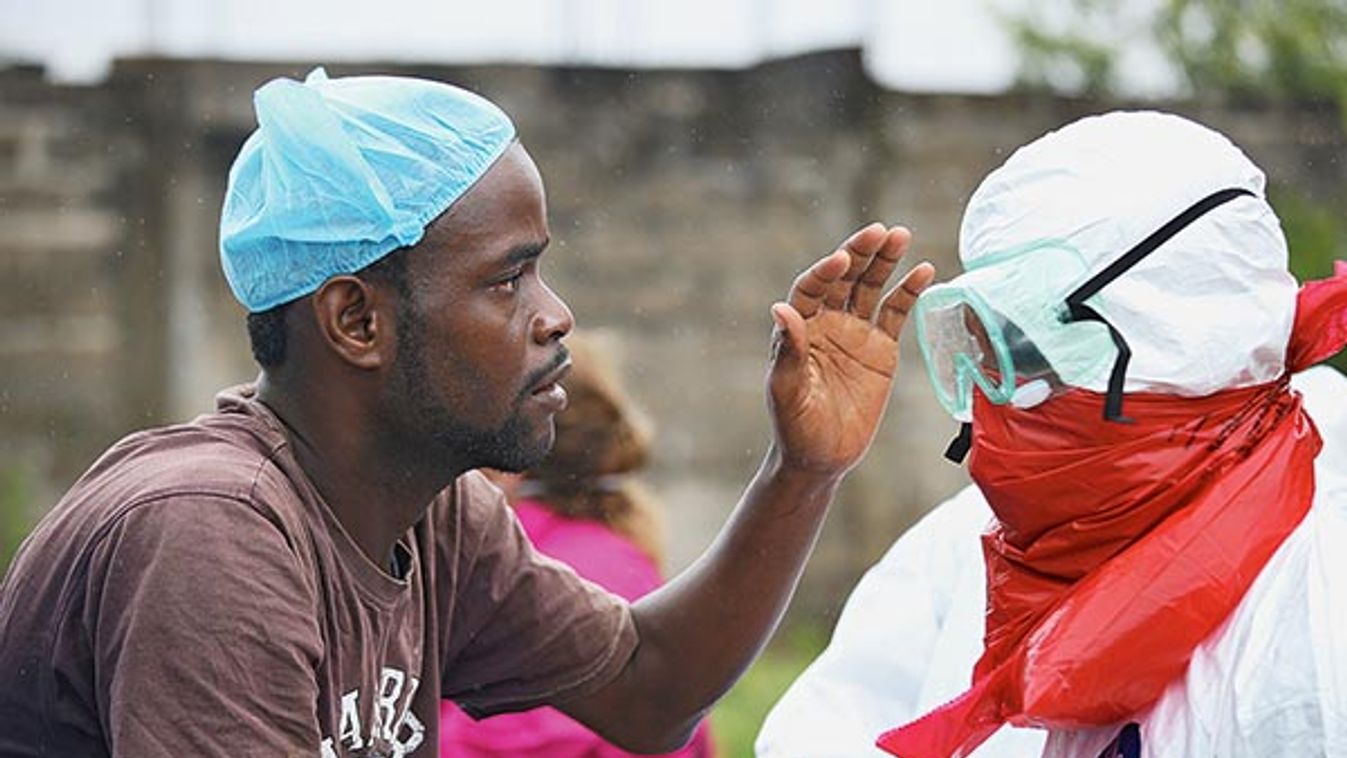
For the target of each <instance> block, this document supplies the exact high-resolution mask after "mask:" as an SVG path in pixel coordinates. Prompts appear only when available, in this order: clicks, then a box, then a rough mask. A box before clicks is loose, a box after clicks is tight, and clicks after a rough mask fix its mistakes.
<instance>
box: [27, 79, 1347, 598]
mask: <svg viewBox="0 0 1347 758" xmlns="http://www.w3.org/2000/svg"><path fill="white" fill-rule="evenodd" d="M307 68H308V66H305V65H294V66H280V65H253V64H236V63H229V64H226V63H218V62H164V61H128V62H123V63H122V64H120V65H119V66H118V67H117V68H116V70H115V72H114V75H113V77H112V78H111V79H110V81H109V82H107V83H106V84H104V85H101V86H98V87H92V88H67V87H55V86H52V85H49V84H47V83H45V82H43V81H42V79H41V77H40V75H39V74H38V73H37V72H32V71H23V70H15V71H9V72H5V73H0V273H3V276H0V290H3V292H4V297H3V299H0V312H3V314H4V317H5V325H6V326H5V329H4V330H2V331H0V455H3V460H4V461H5V462H6V465H7V466H10V467H11V468H14V469H17V470H22V471H24V472H26V474H27V476H29V477H31V479H32V480H33V481H34V482H35V483H36V484H37V485H39V486H38V494H37V495H36V496H35V497H34V501H33V502H32V503H31V507H32V508H33V509H34V510H35V511H40V510H41V509H42V508H43V507H45V506H46V505H49V504H50V502H52V499H53V498H54V497H55V496H57V495H59V492H60V491H61V490H62V489H63V488H64V487H65V486H67V485H68V484H69V482H70V481H72V480H73V478H74V477H75V476H77V475H78V473H79V472H80V471H81V470H82V469H83V468H85V467H86V466H87V465H88V464H89V463H90V462H91V461H92V459H93V458H94V457H95V456H96V455H97V453H98V452H99V451H100V450H101V448H102V447H104V446H105V445H106V444H107V443H108V442H110V441H112V440H113V439H115V438H116V437H118V436H120V435H121V434H123V433H125V432H126V431H128V430H130V429H132V428H136V427H141V426H146V425H151V424H155V423H159V422H161V421H164V420H169V419H179V418H186V417H190V416H191V415H193V414H195V413H198V412H201V411H203V410H205V409H207V408H209V407H210V403H211V396H212V394H213V392H214V390H215V389H217V388H219V387H220V386H223V385H226V384H229V383H233V382H237V381H243V380H247V379H249V378H251V377H252V376H253V374H254V373H255V370H254V368H253V366H252V364H251V362H250V360H249V358H248V354H247V349H246V340H245V336H244V330H243V326H242V323H243V319H242V311H241V309H239V308H238V306H237V305H235V304H234V302H233V300H232V299H231V298H230V297H229V294H228V292H227V289H226V287H225V285H224V281H223V277H222V276H221V275H220V273H219V268H218V265H217V263H216V255H217V254H216V233H215V228H216V221H217V215H218V211H219V207H220V202H221V199H222V192H223V187H224V176H225V172H226V170H227V168H228V164H229V161H230V159H231V158H232V156H233V153H234V151H235V150H237V147H238V145H239V144H240V143H241V142H242V140H243V138H244V137H245V136H246V134H247V132H248V131H249V130H250V129H251V127H252V124H253V121H252V112H251V106H250V93H251V92H252V90H253V89H254V88H255V87H256V86H257V85H259V84H260V83H262V82H264V81H266V80H267V79H269V78H271V77H273V76H279V75H289V76H302V75H303V74H304V73H305V72H306V70H307ZM360 70H361V71H366V72H368V71H376V70H377V71H396V72H402V73H416V74H421V75H426V76H430V77H434V78H442V79H445V80H449V81H453V82H457V83H460V84H463V85H465V86H469V87H471V88H474V89H476V90H478V91H480V92H482V93H484V94H486V95H488V96H489V97H491V98H493V99H495V100H496V101H497V102H499V103H500V104H501V105H502V106H503V107H504V108H505V109H506V110H507V111H509V112H510V113H511V114H512V115H513V117H514V118H515V120H516V122H517V124H518V125H519V130H520V133H521V135H522V138H523V140H524V142H525V144H526V145H527V146H528V147H529V149H530V151H531V152H532V154H533V155H534V157H535V159H536V160H537V161H538V163H539V166H540V167H541V169H542V171H543V174H544V177H545V179H546V181H547V185H548V192H549V198H548V199H549V204H550V211H551V223H552V233H553V240H554V247H553V249H552V250H551V252H550V253H549V256H548V259H547V263H546V264H545V266H546V270H547V273H548V275H549V276H550V278H551V280H552V281H553V282H554V284H555V285H556V287H557V289H558V290H559V291H560V292H561V293H562V294H563V295H564V296H565V297H567V299H568V300H569V301H570V303H571V305H572V307H573V309H574V311H575V313H576V316H577V318H578V320H579V322H580V324H581V325H582V326H583V327H587V328H601V329H603V330H605V331H606V332H607V333H608V335H609V337H610V342H612V343H615V344H616V345H617V346H618V347H619V348H620V355H621V360H622V365H623V369H624V372H625V374H626V376H627V378H628V379H629V380H630V383H631V385H632V391H633V394H634V395H635V396H636V397H637V398H639V399H640V400H642V401H643V402H644V404H645V405H646V406H647V407H648V408H649V410H650V411H651V415H652V416H653V417H654V419H655V420H656V422H657V424H658V428H659V430H660V436H659V447H658V452H657V457H656V460H655V466H654V469H653V470H652V472H651V474H650V476H649V480H650V482H651V484H653V485H654V486H655V488H656V489H657V490H658V491H659V492H660V493H661V495H662V496H663V499H664V501H665V504H666V506H667V509H668V512H669V513H668V522H669V531H670V539H671V545H670V553H671V556H672V559H673V562H674V564H675V565H676V566H677V565H682V564H683V563H685V562H687V561H688V560H690V559H691V558H692V557H693V556H695V555H696V553H697V552H698V551H699V550H700V549H701V548H702V547H703V546H704V545H705V544H706V543H707V541H708V540H709V539H710V538H711V536H712V535H713V534H714V530H715V529H716V528H717V527H718V526H719V525H720V523H721V522H722V521H723V520H724V518H725V516H726V514H727V513H728V511H729V509H730V508H731V507H732V505H733V504H734V502H735V500H736V498H737V496H738V492H739V490H740V488H741V487H742V485H743V483H744V482H745V481H746V480H747V478H748V477H749V476H750V475H751V473H752V471H753V469H754V468H755V466H756V464H757V461H758V459H759V457H760V456H761V454H762V451H763V449H764V446H765V442H766V440H767V436H768V427H767V419H766V414H765V409H764V401H763V382H762V379H763V371H764V366H765V355H766V341H767V335H768V332H769V327H770V321H769V319H768V316H767V307H768V305H769V304H770V303H771V302H772V301H773V300H775V299H778V298H780V297H781V296H782V294H783V293H784V291H785V289H786V288H787V286H788V285H789V282H790V281H791V279H792V278H793V277H794V275H795V273H796V272H797V271H798V270H799V269H800V268H801V267H803V266H804V265H806V264H807V263H808V262H810V261H811V260H813V259H814V258H815V257H817V256H818V255H821V254H822V253H825V252H827V251H828V250H829V249H830V247H831V246H832V245H834V244H836V242H837V241H838V240H840V239H841V238H842V237H843V236H844V235H846V234H847V233H849V232H850V231H851V230H852V229H854V228H855V227H857V226H859V225H860V224H861V223H863V222H866V221H869V220H876V219H877V220H882V221H887V222H899V221H901V222H904V223H907V224H909V225H910V226H912V227H913V229H914V230H915V232H916V234H917V240H918V241H917V246H916V247H917V254H918V255H921V256H924V257H927V258H930V259H931V260H933V261H935V262H936V264H937V266H939V267H941V268H942V269H943V270H944V271H945V272H950V271H954V270H955V268H956V267H955V264H954V261H955V245H956V234H957V229H958V219H959V215H960V212H961V208H962V205H963V202H964V201H965V200H966V198H967V196H968V195H969V193H971V192H972V190H973V188H974V187H975V186H976V184H977V182H978V180H979V179H980V178H981V176H983V175H984V174H985V173H986V172H987V171H988V170H990V169H991V168H992V167H993V166H995V165H996V164H997V163H998V162H999V161H1001V160H1002V159H1003V158H1004V156H1005V155H1006V154H1007V152H1008V151H1009V150H1012V149H1013V148H1014V147H1015V146H1017V145H1019V144H1022V143H1024V142H1025V141H1027V140H1029V139H1032V138H1033V137H1034V136H1037V135H1038V134H1041V133H1042V132H1044V131H1045V130H1047V129H1049V128H1052V127H1053V126H1055V125H1058V124H1060V123H1063V122H1065V121H1067V120H1069V119H1071V118H1073V117H1075V116H1077V115H1081V114H1083V113H1086V112H1090V111H1093V110H1100V109H1103V108H1105V107H1111V106H1105V105H1104V104H1100V103H1094V102H1085V101H1079V100H1063V99H1047V98H1030V97H1014V96H1005V97H944V96H914V95H904V94H898V93H891V92H885V91H882V90H880V89H878V88H877V87H876V86H875V85H874V84H872V83H871V82H869V81H868V80H867V79H865V77H864V75H863V73H862V71H861V68H860V66H859V62H858V60H857V58H856V56H855V55H854V54H851V53H830V54H820V55H814V56H808V57H804V58H799V59H794V60H790V61H784V62H780V63H775V64H771V65H765V66H761V67H759V68H755V69H751V70H746V71H736V72H712V71H685V72H641V73H635V72H626V71H607V70H593V69H585V70H567V69H537V68H526V67H481V68H443V67H440V68H435V67H430V68H428V67H405V66H403V67H391V66H369V67H363V68H362V69H360ZM349 72H352V70H351V69H347V68H344V67H343V68H334V69H333V70H332V71H331V73H333V74H342V73H349ZM1171 107H1175V108H1176V109H1178V110H1181V111H1186V112H1188V113H1190V114H1191V115H1194V116H1196V117H1198V118H1199V119H1201V120H1204V121H1206V122H1207V123H1210V124H1212V125H1213V126H1215V127H1217V128H1220V129H1222V130H1223V131H1226V132H1227V133H1228V134H1230V135H1231V136H1232V137H1233V138H1234V139H1235V140H1236V141H1237V142H1240V143H1241V144H1242V145H1244V146H1245V148H1246V149H1247V150H1248V151H1249V153H1250V154H1251V156H1252V157H1253V158H1254V159H1255V160H1256V161H1258V162H1259V163H1260V164H1262V165H1263V166H1265V167H1266V168H1267V169H1268V170H1269V171H1270V172H1271V173H1272V174H1273V176H1274V177H1275V178H1277V180H1278V181H1281V182H1283V183H1285V184H1287V185H1290V186H1293V187H1295V188H1296V190H1297V191H1298V192H1299V193H1301V194H1303V195H1306V196H1309V197H1312V198H1317V199H1319V200H1320V201H1321V202H1333V201H1338V202H1339V205H1338V207H1343V204H1342V203H1341V201H1342V199H1343V196H1342V193H1343V188H1344V186H1347V166H1345V165H1344V164H1343V163H1342V162H1340V161H1339V160H1338V156H1341V155H1344V147H1347V139H1345V138H1344V136H1343V133H1342V130H1341V126H1340V124H1339V122H1338V121H1337V120H1336V118H1335V116H1334V115H1333V114H1318V113H1306V112H1288V111H1284V110H1268V109H1261V110H1260V109H1253V110H1231V109H1218V108H1204V109H1194V108H1190V107H1185V106H1171ZM914 347H915V346H913V345H910V344H909V345H907V351H906V361H905V364H904V366H905V368H904V371H903V375H902V377H901V378H900V381H899V383H898V387H897V389H896V390H895V395H894V398H893V402H892V404H891V406H890V410H889V415H888V418H887V419H886V421H885V423H884V426H883V428H882V430H881V431H880V434H879V437H878V439H877V442H876V445H875V448H874V450H873V451H872V453H871V455H870V457H869V459H868V460H867V461H866V463H865V464H864V465H863V466H862V467H861V468H860V469H859V470H858V471H857V472H855V473H854V474H853V476H852V477H851V478H850V479H849V481H848V483H847V485H846V487H845V489H844V491H843V492H842V493H841V496H840V497H839V502H838V503H837V504H836V507H835V508H834V511H833V514H832V516H831V518H830V523H829V525H828V527H827V530H826V532H825V535H824V538H823V540H822V542H821V544H820V546H819V551H818V554H817V555H816V558H815V560H814V561H813V563H812V564H811V568H810V572H809V574H808V576H807V577H806V586H805V592H804V594H803V595H802V599H801V602H800V603H799V605H800V606H801V609H802V610H803V611H806V612H810V613H819V614H823V615H825V616H826V615H827V614H828V613H830V612H831V611H832V610H834V609H835V607H836V605H837V604H838V603H839V602H840V601H841V599H842V598H843V597H844V592H845V590H846V589H847V588H848V587H849V586H850V585H851V583H852V582H853V581H854V579H855V577H856V576H857V575H858V573H859V572H860V571H861V570H862V569H863V568H864V567H865V566H867V565H868V564H869V563H870V562H872V561H873V560H874V559H875V558H876V557H878V555H879V553H880V552H881V551H882V550H883V549H884V548H885V547H886V546H887V545H888V544H889V543H890V542H891V541H892V539H893V538H894V537H895V536H896V535H897V534H898V533H900V531H901V530H902V529H903V528H904V527H905V526H906V525H907V524H909V523H911V522H912V520H913V519H915V518H916V517H918V516H920V515H921V514H922V513H923V512H925V510H927V509H928V508H929V507H930V506H931V505H933V504H934V503H935V502H937V501H938V500H939V499H940V498H941V497H943V496H945V495H946V494H948V493H950V492H952V491H953V490H954V489H956V488H957V487H959V486H960V485H961V484H962V482H963V481H964V479H963V475H962V473H961V472H960V470H959V469H957V468H955V467H953V466H951V465H948V464H946V463H944V462H943V459H941V457H940V452H941V451H942V450H943V448H944V445H945V443H946V442H947V441H948V439H949V437H950V435H951V434H952V433H953V432H954V425H953V424H952V422H950V421H949V420H948V418H947V417H945V416H944V415H943V412H941V411H940V410H939V408H938V407H937V406H936V405H935V403H934V401H933V400H932V399H931V397H930V392H929V390H928V388H927V386H926V383H925V378H924V375H923V367H922V366H921V361H920V358H919V357H918V355H917V351H916V350H915V349H913V348H914Z"/></svg>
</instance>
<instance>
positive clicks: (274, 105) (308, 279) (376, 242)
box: [220, 68, 515, 313]
mask: <svg viewBox="0 0 1347 758" xmlns="http://www.w3.org/2000/svg"><path fill="white" fill-rule="evenodd" d="M253 103H254V107H255V109H256V111H257V122H258V128H257V130H256V131H254V132H253V134H252V135H251V136H250V137H249V138H248V140H247V142H245V143H244V145H243V148H242V149H241V150H240V151H239V154H238V157H237V158H235V160H234V165H233V166H232V167H231V168H230V171H229V187H228V190H227V192H226V194H225V202H224V209H223V211H222V212H221V215H220V262H221V265H222V266H223V267H224V272H225V278H227V279H228V280H229V286H230V288H231V289H232V290H233V292H234V296H235V297H236V298H238V300H239V302H240V303H242V304H243V306H244V307H245V308H247V309H248V310H249V311H251V312H254V313H256V312H259V311H264V310H267V309H269V308H272V307H274V306H277V305H280V304H282V303H287V302H290V301H291V300H294V299H295V298H298V297H302V296H304V295H307V294H309V293H311V292H313V291H314V290H316V289H317V288H318V287H319V285H321V284H322V283H323V282H324V281H326V280H327V279H328V278H330V277H332V276H335V275H337V274H349V273H353V272H355V271H358V270H360V269H362V268H364V267H365V266H368V265H369V264H371V263H373V262H374V261H377V260H378V259H379V258H382V257H383V256H384V255H386V254H388V253H390V252H392V251H393V250H396V249H398V248H401V247H405V246H408V245H412V244H415V243H416V242H417V241H419V240H420V239H421V236H422V235H423V234H424V233H425V228H426V225H427V224H429V223H430V222H431V221H433V220H434V219H435V218H436V217H438V216H439V215H440V214H441V213H443V212H444V211H445V210H446V209H448V208H449V206H450V205H452V204H453V203H454V201H455V200H457V199H458V198H459V197H461V196H463V194H464V193H465V192H467V191H468V189H469V188H471V187H472V185H473V184H474V183H475V182H476V181H477V180H478V179H480V178H481V177H482V175H483V174H485V173H486V172H487V170H488V169H489V168H490V167H491V165H492V164H493V163H494V162H495V161H496V159H497V158H498V157H500V155H501V153H503V152H504V151H505V149H506V148H507V147H509V145H510V144H511V142H513V140H514V137H515V129H514V125H513V124H512V123H511V122H510V119H509V117H508V116H506V115H505V113H504V112H503V111H501V110H500V109H499V108H497V107H496V106H495V105H494V104H492V103H491V102H489V101H487V100H486V99H484V98H482V97H480V96H478V95H475V94H473V93H471V92H468V91H466V90H463V89H460V88H458V87H454V86H451V85H448V84H443V83H440V82H432V81H427V80H423V79H412V78H406V77H393V76H358V77H346V78H337V79H329V78H328V76H327V74H326V72H324V71H323V69H321V68H318V69H314V71H313V72H312V73H310V74H309V76H308V77H307V78H306V79H305V80H304V82H303V83H300V82H297V81H294V80H292V79H274V80H272V81H270V82H268V83H266V84H265V85H263V86H262V87H261V88H259V89H258V90H257V92H256V93H254V95H253Z"/></svg>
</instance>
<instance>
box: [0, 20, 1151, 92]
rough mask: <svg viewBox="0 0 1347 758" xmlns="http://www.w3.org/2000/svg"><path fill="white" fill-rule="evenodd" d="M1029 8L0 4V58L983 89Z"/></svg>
mask: <svg viewBox="0 0 1347 758" xmlns="http://www.w3.org/2000/svg"><path fill="white" fill-rule="evenodd" d="M1030 2H1033V0H939V1H938V2H920V1H919V0H831V2H826V3H825V2H818V0H495V1H494V2H475V3H467V2H462V1H461V0H377V2H370V1H369V0H0V57H8V58H19V59H24V60H35V61H39V62H42V63H44V64H45V65H46V66H47V68H48V70H49V71H50V72H51V74H52V75H53V76H54V77H55V78H58V79H62V80H67V81H96V80H97V79H99V78H101V77H102V76H103V75H104V74H105V73H106V72H107V68H108V65H109V63H110V61H111V59H112V58H114V57H116V56H119V55H137V54H147V53H153V54H164V55H171V56H184V57H219V58H229V59H295V58H306V59H319V60H323V61H328V62H331V61H352V60H356V61H358V60H394V61H418V62H505V61H521V62H531V63H566V62H575V63H595V64H611V65H623V66H689V67H729V68H734V67H741V66H747V65H752V64H753V63H756V62H759V61H761V60H764V59H770V58H775V57H781V56H783V55H792V54H796V53H800V52H805V51H809V50H818V49H824V48H836V47H853V46H860V47H862V49H863V50H864V55H865V60H866V65H867V67H868V68H869V70H870V73H871V74H872V75H873V76H874V77H875V78H876V79H877V80H878V81H879V82H881V83H882V84H884V85H886V86H889V87H892V88H894V89H902V90H910V91H946V92H996V91H1000V90H1002V89H1004V88H1005V87H1006V86H1007V85H1009V84H1010V83H1011V81H1012V80H1013V78H1014V73H1015V55H1014V51H1013V49H1012V47H1011V44H1010V41H1009V40H1008V39H1007V37H1006V35H1005V34H1004V32H1003V31H1002V29H1001V26H1000V23H999V21H998V19H997V16H996V13H997V10H998V9H1000V10H1002V11H1004V10H1008V9H1013V8H1017V7H1021V6H1022V5H1023V4H1026V3H1030ZM1151 2H1152V0H1141V1H1140V3H1139V4H1142V5H1148V4H1150V3H1151ZM1039 5H1040V6H1041V5H1042V4H1041V3H1039ZM1142 71H1143V73H1145V67H1144V66H1143V67H1142ZM1152 73H1153V72H1152ZM1138 88H1139V89H1142V90H1145V89H1149V88H1151V87H1149V86H1147V85H1145V84H1143V85H1141V86H1140V87H1138Z"/></svg>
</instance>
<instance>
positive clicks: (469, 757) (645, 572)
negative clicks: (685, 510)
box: [440, 500, 714, 758]
mask: <svg viewBox="0 0 1347 758" xmlns="http://www.w3.org/2000/svg"><path fill="white" fill-rule="evenodd" d="M515 512H516V513H517V514H518V515H519V521H520V523H521V524H523V526H524V532H525V533H526V534H527V535H528V536H529V539H531V540H532V541H533V544H534V546H535V547H536V548H537V549H538V551H539V552H541V553H543V554H544V555H548V556H551V557H553V558H556V559H557V560H559V561H561V562H563V563H566V564H567V565H569V566H571V567H572V568H574V569H575V572H576V573H577V574H579V575H580V576H582V577H584V578H586V579H588V580H590V581H592V582H594V583H595V584H598V585H600V586H602V587H604V588H606V589H608V590H610V591H611V592H613V593H614V594H616V595H619V596H621V597H623V598H625V599H627V600H629V601H630V600H636V599H637V598H639V597H641V596H643V595H645V594H646V593H648V592H650V591H651V590H653V589H655V588H656V587H658V586H660V584H662V583H663V578H662V577H661V576H660V574H659V570H658V569H657V568H656V567H655V564H654V563H653V562H652V561H651V560H650V558H649V557H648V556H646V555H645V553H642V552H641V551H640V550H639V549H638V548H637V547H636V545H634V544H632V542H631V541H629V540H628V539H626V538H625V537H622V536H621V535H619V534H617V533H615V532H613V531H612V530H610V529H608V528H607V527H606V526H604V525H603V524H600V523H598V522H596V521H588V520H583V519H573V518H566V517H565V516H560V515H557V514H555V513H553V512H552V511H550V510H548V509H547V508H546V507H544V506H543V505H542V504H541V503H538V502H536V501H533V500H521V501H519V502H518V503H517V504H516V505H515ZM713 754H714V753H713V752H712V748H711V738H710V733H709V731H708V729H707V725H706V724H705V723H703V724H702V725H701V726H700V727H698V728H697V732H696V734H694V735H693V738H692V741H691V742H689V743H688V744H687V746H686V747H684V748H683V749H682V750H679V751H677V752H674V753H669V755H670V756H674V757H675V758H710V756H712V755H713ZM630 755H633V754H632V753H628V752H626V751H624V750H620V749H618V748H616V747H613V746H612V745H610V744H608V743H607V742H605V741H604V740H603V738H602V737H599V736H598V735H597V734H594V733H593V732H591V731H589V729H587V728H586V727H584V726H583V725H581V724H580V723H578V722H576V721H575V720H574V719H572V718H570V717H569V716H567V715H566V714H564V713H562V712H561V711H558V710H556V709H555V708H534V709H533V710H529V711H523V712H521V713H511V714H505V715H502V716H496V717H494V718H490V719H487V720H484V721H473V720H472V719H470V718H468V717H467V716H466V715H465V714H464V713H463V712H462V711H460V710H459V709H458V708H457V707H456V706H455V705H454V704H453V703H452V702H450V701H448V700H445V701H443V703H442V704H441V708H440V756H441V758H451V757H452V758H491V757H493V756H518V757H519V758H626V756H630Z"/></svg>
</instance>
